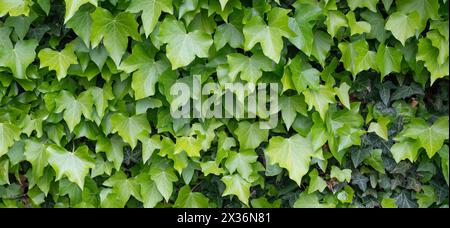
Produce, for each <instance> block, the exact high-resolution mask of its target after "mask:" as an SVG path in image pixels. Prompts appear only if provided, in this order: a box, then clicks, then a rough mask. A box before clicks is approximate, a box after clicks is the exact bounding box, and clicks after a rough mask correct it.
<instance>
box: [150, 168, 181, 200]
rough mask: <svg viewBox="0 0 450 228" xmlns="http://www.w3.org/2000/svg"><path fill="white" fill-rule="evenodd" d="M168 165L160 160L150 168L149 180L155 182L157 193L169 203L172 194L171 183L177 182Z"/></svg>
mask: <svg viewBox="0 0 450 228" xmlns="http://www.w3.org/2000/svg"><path fill="white" fill-rule="evenodd" d="M171 166H172V165H170V164H169V163H167V162H166V161H164V160H160V161H158V162H157V163H154V164H152V166H151V167H150V176H151V179H152V180H153V181H154V182H155V184H156V187H157V188H158V191H159V192H160V193H161V195H162V196H163V197H164V199H165V200H166V201H169V199H170V196H171V195H172V192H173V182H175V181H177V180H178V177H177V175H176V174H175V172H174V170H173V168H172V167H171Z"/></svg>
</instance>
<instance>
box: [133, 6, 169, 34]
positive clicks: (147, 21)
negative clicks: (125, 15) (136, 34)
mask: <svg viewBox="0 0 450 228" xmlns="http://www.w3.org/2000/svg"><path fill="white" fill-rule="evenodd" d="M127 11H129V12H131V13H139V12H141V11H142V15H141V18H142V22H143V24H144V25H143V27H144V31H145V35H146V36H147V37H148V36H149V35H150V33H152V32H153V30H154V29H155V26H156V23H158V19H159V17H160V15H161V13H162V12H166V13H169V14H172V13H173V7H172V0H132V1H131V3H130V6H128V9H127Z"/></svg>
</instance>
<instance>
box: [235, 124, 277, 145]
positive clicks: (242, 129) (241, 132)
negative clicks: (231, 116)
mask: <svg viewBox="0 0 450 228" xmlns="http://www.w3.org/2000/svg"><path fill="white" fill-rule="evenodd" d="M234 134H236V136H237V138H238V141H239V144H240V148H241V149H256V148H257V147H258V146H259V145H260V144H261V143H262V142H266V141H267V139H268V137H269V131H268V130H267V129H261V128H260V125H259V123H258V122H254V123H252V124H251V123H249V122H248V121H241V122H239V126H238V128H237V129H236V130H235V131H234Z"/></svg>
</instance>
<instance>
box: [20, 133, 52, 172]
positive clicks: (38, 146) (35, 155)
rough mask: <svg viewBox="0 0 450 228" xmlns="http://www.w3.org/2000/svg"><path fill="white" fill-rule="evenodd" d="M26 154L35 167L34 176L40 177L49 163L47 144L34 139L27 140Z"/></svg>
mask: <svg viewBox="0 0 450 228" xmlns="http://www.w3.org/2000/svg"><path fill="white" fill-rule="evenodd" d="M24 149H25V150H24V155H25V158H26V159H27V161H29V162H30V163H31V165H32V167H33V169H32V173H33V176H34V178H40V177H42V176H43V175H44V169H45V167H46V166H47V165H48V160H47V159H48V158H47V152H46V151H47V146H46V145H44V144H42V143H39V142H37V141H34V140H27V141H26V142H25V148H24Z"/></svg>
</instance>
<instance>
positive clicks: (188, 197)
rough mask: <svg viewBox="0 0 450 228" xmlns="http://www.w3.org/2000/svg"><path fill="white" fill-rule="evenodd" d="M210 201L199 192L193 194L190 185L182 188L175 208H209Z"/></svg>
mask: <svg viewBox="0 0 450 228" xmlns="http://www.w3.org/2000/svg"><path fill="white" fill-rule="evenodd" d="M208 204H209V199H208V198H207V197H206V196H204V195H203V194H202V193H199V192H192V191H191V188H190V187H189V185H186V186H184V187H182V188H180V191H178V197H177V199H176V200H175V204H174V205H173V206H174V207H177V208H207V207H208Z"/></svg>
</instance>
